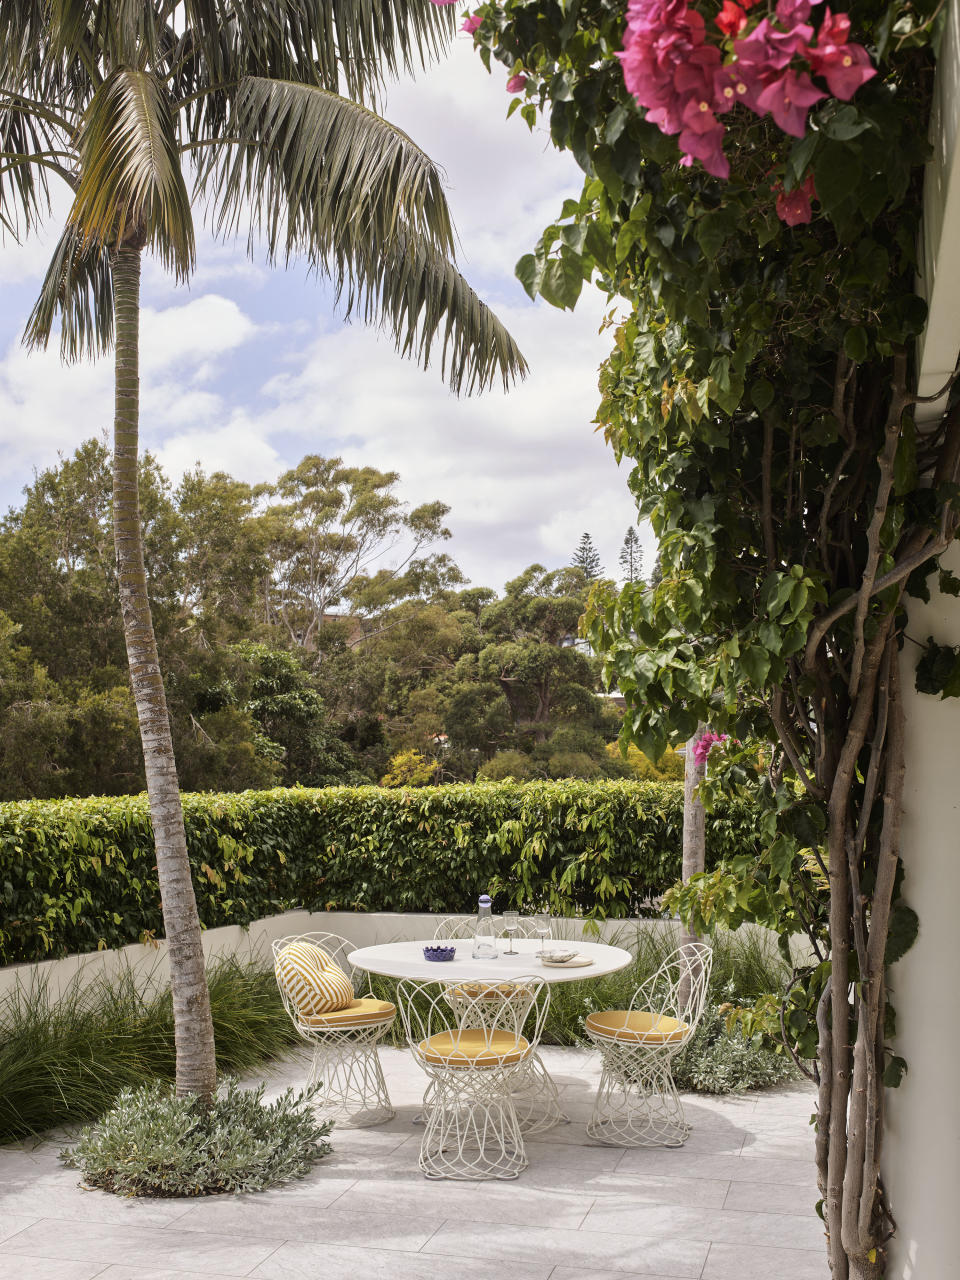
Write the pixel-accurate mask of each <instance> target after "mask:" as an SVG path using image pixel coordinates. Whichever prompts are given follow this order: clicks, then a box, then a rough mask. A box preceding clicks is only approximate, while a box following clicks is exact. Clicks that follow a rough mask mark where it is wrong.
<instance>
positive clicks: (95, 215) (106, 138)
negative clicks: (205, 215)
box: [70, 68, 194, 278]
mask: <svg viewBox="0 0 960 1280" xmlns="http://www.w3.org/2000/svg"><path fill="white" fill-rule="evenodd" d="M79 152H80V163H81V177H80V182H79V185H78V186H77V193H76V197H75V199H74V203H73V209H72V210H71V213H70V221H71V222H72V223H74V224H76V225H77V226H78V227H80V228H82V230H83V234H84V237H85V239H86V240H87V241H88V242H91V243H93V242H96V243H99V244H105V245H111V244H114V243H116V242H117V241H118V240H119V239H121V238H124V237H128V236H130V235H135V236H137V237H138V238H140V239H141V240H142V241H143V243H145V244H151V245H153V246H154V247H155V248H156V250H157V252H158V253H159V255H160V258H161V259H162V261H163V262H164V264H165V265H166V266H168V267H172V268H173V269H174V271H175V272H176V274H177V275H178V276H179V277H180V278H183V277H185V276H187V275H188V274H189V272H190V271H191V269H192V268H193V262H194V235H193V215H192V213H191V209H190V196H189V194H188V192H187V188H186V185H185V183H184V180H183V173H182V172H181V169H180V153H179V147H178V144H177V137H176V131H175V127H174V120H173V115H172V112H171V110H170V104H169V102H168V100H167V98H166V95H165V92H164V90H163V87H162V86H161V85H160V84H158V82H157V80H156V79H155V78H154V77H153V76H152V75H151V74H150V73H149V72H146V71H133V70H130V69H128V68H120V69H118V70H116V71H114V72H113V73H112V74H111V75H110V76H109V77H108V78H107V79H106V80H105V81H104V82H103V84H102V85H101V86H99V88H98V89H97V90H96V92H95V93H94V95H93V99H92V101H91V103H90V107H89V109H88V111H87V114H86V116H85V117H84V121H83V126H82V129H81V133H80V143H79Z"/></svg>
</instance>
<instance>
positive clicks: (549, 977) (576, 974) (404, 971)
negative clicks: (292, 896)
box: [347, 938, 633, 982]
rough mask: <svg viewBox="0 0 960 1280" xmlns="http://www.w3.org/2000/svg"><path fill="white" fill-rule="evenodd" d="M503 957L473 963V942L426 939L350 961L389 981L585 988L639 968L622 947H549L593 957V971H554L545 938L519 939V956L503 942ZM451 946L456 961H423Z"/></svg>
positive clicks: (365, 950)
mask: <svg viewBox="0 0 960 1280" xmlns="http://www.w3.org/2000/svg"><path fill="white" fill-rule="evenodd" d="M496 942H497V948H498V950H499V953H500V954H499V955H498V956H497V958H496V960H473V959H471V952H472V950H473V939H472V938H457V939H456V940H455V941H453V942H450V943H449V944H447V943H446V941H445V940H444V939H439V938H426V939H423V940H422V941H419V942H386V943H382V944H381V945H379V946H375V947H361V948H360V950H359V951H351V953H350V955H349V956H347V960H348V961H349V963H350V964H352V965H353V966H354V967H355V968H357V969H364V970H366V971H367V972H368V973H380V974H383V975H384V976H385V977H387V978H420V979H422V980H424V981H428V982H460V981H464V982H468V981H473V982H490V981H497V980H498V979H501V978H502V979H505V980H506V979H510V978H521V977H529V976H530V975H531V974H535V975H536V976H537V977H539V978H542V979H543V981H544V982H584V981H588V980H589V979H591V978H601V977H603V975H604V974H606V973H616V971H617V970H618V969H625V968H626V967H627V965H628V964H632V963H633V956H632V955H631V954H630V952H629V951H624V950H623V948H622V947H608V946H607V945H606V944H605V943H602V942H567V941H555V942H550V941H549V940H548V941H547V944H546V949H547V950H548V951H549V950H551V948H552V949H553V950H557V951H559V950H561V949H562V950H564V951H576V952H577V954H578V955H581V956H589V957H590V959H591V960H592V961H593V964H590V965H581V966H579V967H578V968H575V969H568V968H566V967H559V966H558V967H554V966H551V965H546V964H541V963H540V959H539V956H540V939H539V938H514V940H513V945H514V948H515V949H516V951H517V953H518V954H517V955H515V956H510V955H505V954H504V952H505V950H506V948H507V947H508V946H509V945H510V943H509V940H508V939H507V938H497V940H496ZM443 945H450V946H454V947H456V949H457V954H456V955H455V956H454V958H453V959H452V960H448V961H437V960H425V959H424V958H423V948H424V947H435V946H443Z"/></svg>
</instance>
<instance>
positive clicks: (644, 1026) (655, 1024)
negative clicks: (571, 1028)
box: [587, 1009, 690, 1044]
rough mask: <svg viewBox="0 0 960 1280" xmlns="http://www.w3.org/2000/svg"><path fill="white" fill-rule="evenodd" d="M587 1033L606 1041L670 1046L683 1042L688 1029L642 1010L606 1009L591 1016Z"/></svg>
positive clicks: (684, 1024)
mask: <svg viewBox="0 0 960 1280" xmlns="http://www.w3.org/2000/svg"><path fill="white" fill-rule="evenodd" d="M587 1030H588V1031H592V1032H593V1033H594V1035H598V1036H605V1037H606V1038H607V1039H608V1040H633V1041H636V1042H637V1043H638V1044H669V1043H671V1042H673V1041H675V1040H682V1039H683V1038H684V1036H685V1035H686V1034H687V1032H688V1031H689V1030H690V1028H689V1027H688V1026H687V1024H686V1023H685V1022H678V1021H677V1019H676V1018H668V1017H667V1016H666V1015H665V1014H658V1013H649V1012H648V1011H646V1010H641V1009H630V1010H627V1009H605V1010H604V1011H603V1013H591V1014H590V1015H589V1016H588V1018H587Z"/></svg>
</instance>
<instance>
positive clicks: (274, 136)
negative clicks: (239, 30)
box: [197, 76, 453, 264]
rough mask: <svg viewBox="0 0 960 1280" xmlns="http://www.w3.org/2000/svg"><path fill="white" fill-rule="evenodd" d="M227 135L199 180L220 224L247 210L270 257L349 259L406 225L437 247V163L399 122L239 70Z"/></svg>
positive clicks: (443, 219) (440, 239) (446, 227)
mask: <svg viewBox="0 0 960 1280" xmlns="http://www.w3.org/2000/svg"><path fill="white" fill-rule="evenodd" d="M227 134H228V136H230V137H235V138H237V139H238V143H239V145H232V144H230V145H228V146H227V147H225V148H224V149H223V150H222V151H220V152H219V153H218V152H217V151H214V150H212V151H211V154H210V158H209V160H208V161H206V162H205V163H203V164H202V166H201V168H200V171H199V177H198V184H197V185H198V188H199V189H201V190H202V189H206V190H207V191H208V193H211V194H212V196H213V200H214V205H215V208H216V219H217V229H218V231H220V232H228V233H229V232H232V231H234V230H235V229H236V225H237V222H238V220H239V218H240V217H241V216H242V215H243V214H244V213H246V212H249V211H252V215H253V226H254V229H255V230H256V231H258V232H260V233H262V234H263V236H264V238H265V240H266V245H267V250H268V253H269V255H270V257H271V258H276V257H278V256H285V257H287V258H289V257H291V256H293V255H295V254H299V253H304V254H306V255H307V256H308V257H309V258H310V259H311V260H314V261H316V260H319V259H328V260H329V259H331V258H336V257H339V258H340V259H342V261H343V263H344V264H345V263H348V262H349V261H350V260H351V259H352V258H353V257H355V256H356V255H357V253H359V252H361V251H362V250H363V248H364V246H366V245H368V244H370V243H371V242H379V243H382V244H384V245H388V244H389V243H390V241H391V239H392V238H393V237H395V236H396V235H397V234H398V231H400V230H401V229H403V230H404V231H413V232H414V233H415V234H416V235H417V236H420V237H423V238H425V239H427V240H429V241H430V242H431V243H433V244H434V245H435V246H436V247H437V248H438V249H440V250H441V251H443V252H452V250H453V228H452V225H451V221H450V213H449V210H448V208H447V202H446V198H445V196H444V193H443V185H442V181H441V175H440V171H439V170H438V168H437V166H436V165H435V164H434V163H433V161H432V160H431V159H430V158H429V156H427V155H425V154H424V152H423V151H421V150H420V148H419V147H418V146H416V144H415V143H414V142H412V141H411V139H410V138H409V137H408V136H407V135H406V134H405V133H403V132H402V131H401V130H400V129H397V128H395V127H394V126H393V125H392V124H389V123H388V122H387V121H386V120H384V119H382V118H381V117H380V116H378V115H376V114H375V113H374V112H372V111H369V110H367V108H366V107H364V106H361V105H360V104H359V103H356V102H351V101H350V100H349V99H348V98H342V97H340V96H339V95H338V94H335V93H330V92H329V91H327V90H325V89H319V88H315V87H313V86H309V85H303V84H295V83H292V82H290V81H283V80H273V79H270V80H268V79H265V78H263V77H257V76H248V77H246V78H245V79H244V80H243V81H242V83H241V85H240V88H239V90H238V93H237V97H236V101H235V105H234V117H233V120H232V121H231V122H230V123H228V126H227Z"/></svg>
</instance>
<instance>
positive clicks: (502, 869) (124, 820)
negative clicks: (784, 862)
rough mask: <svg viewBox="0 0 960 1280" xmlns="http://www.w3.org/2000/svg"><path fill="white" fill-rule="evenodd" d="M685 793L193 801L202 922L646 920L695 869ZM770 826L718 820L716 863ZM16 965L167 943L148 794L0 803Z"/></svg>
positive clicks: (2, 883)
mask: <svg viewBox="0 0 960 1280" xmlns="http://www.w3.org/2000/svg"><path fill="white" fill-rule="evenodd" d="M682 814H683V796H682V787H681V786H680V784H678V783H655V782H579V781H561V782H531V783H497V784H482V785H469V784H455V785H451V786H442V787H425V788H419V789H410V790H404V789H397V790H394V789H385V788H381V787H326V788H317V789H310V788H301V787H297V788H289V789H288V788H278V789H275V790H272V791H244V792H239V793H235V794H209V793H203V794H195V795H186V796H184V815H185V820H186V828H187V844H188V848H189V852H190V859H191V863H192V865H193V870H194V881H195V884H196V890H197V900H198V907H199V910H200V919H201V920H202V922H203V924H204V925H205V926H207V927H208V928H213V927H215V926H219V925H229V924H240V925H243V924H249V923H250V922H251V921H254V920H257V919H260V918H261V917H263V916H268V915H273V914H276V913H278V912H281V911H288V910H292V909H306V910H311V911H323V910H339V911H424V912H459V911H468V910H470V909H471V908H472V907H473V905H474V904H475V902H476V899H477V896H478V894H480V893H482V892H484V891H485V890H491V891H493V892H495V893H496V894H497V895H498V906H500V907H503V906H506V905H511V904H517V905H522V906H524V907H525V908H532V907H535V906H543V907H548V908H550V909H551V910H553V911H555V912H558V913H560V914H565V915H574V914H597V915H603V916H612V917H623V916H629V915H639V914H643V912H644V910H645V909H646V910H649V906H650V902H651V900H652V899H654V898H656V897H657V896H658V895H659V894H660V893H662V892H663V890H664V889H665V888H666V887H667V886H668V885H670V884H671V883H673V881H675V880H676V879H677V878H678V877H679V875H680V831H681V825H682ZM756 839H757V837H756V830H755V821H754V815H753V813H752V811H751V810H749V809H748V808H747V807H746V806H743V807H738V806H736V805H735V804H730V803H728V804H727V805H725V806H721V807H720V808H718V809H717V810H716V811H715V812H714V813H712V814H710V815H709V816H708V820H707V860H708V866H713V865H715V864H716V863H717V862H718V861H719V860H720V859H727V858H730V857H733V856H734V855H736V854H738V853H744V852H751V851H754V850H755V848H756ZM0 892H2V901H3V914H2V919H0V964H14V963H18V962H25V961H37V960H43V959H50V958H53V957H56V956H61V955H66V954H71V953H74V952H88V951H96V950H98V949H101V948H104V947H110V948H114V947H121V946H125V945H126V944H127V943H131V942H139V941H144V940H149V939H150V938H154V937H160V936H162V932H163V923H162V917H161V911H160V893H159V889H158V887H157V876H156V866H155V863H154V854H153V833H152V828H151V824H150V814H149V809H148V807H147V800H146V796H142V795H141V796H119V797H108V798H101V797H96V798H89V799H71V800H43V801H40V800H31V801H17V802H13V803H8V804H2V805H0Z"/></svg>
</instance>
